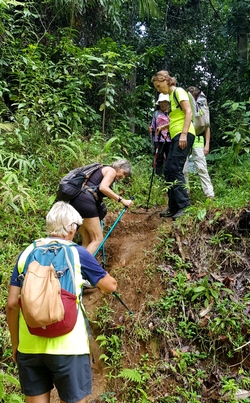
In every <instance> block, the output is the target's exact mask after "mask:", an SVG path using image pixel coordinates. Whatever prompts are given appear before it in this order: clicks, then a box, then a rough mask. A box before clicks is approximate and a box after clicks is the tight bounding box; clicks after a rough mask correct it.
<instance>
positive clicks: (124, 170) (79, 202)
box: [70, 160, 133, 254]
mask: <svg viewBox="0 0 250 403" xmlns="http://www.w3.org/2000/svg"><path fill="white" fill-rule="evenodd" d="M131 173H132V169H131V165H130V162H129V161H127V160H118V161H115V162H113V163H112V164H111V165H110V166H105V165H104V166H102V167H101V168H99V169H97V171H95V172H94V173H93V174H92V175H91V176H90V178H89V179H88V181H87V183H86V185H85V187H84V189H82V191H81V192H80V193H79V195H78V196H77V197H75V198H74V199H72V200H71V201H70V204H71V205H72V206H73V207H74V208H75V209H76V210H77V211H78V212H79V213H80V215H81V217H82V218H83V219H84V220H83V224H82V225H81V227H80V228H79V231H78V232H79V234H80V235H81V237H82V246H84V247H85V248H86V249H87V250H88V251H89V252H90V253H92V254H93V253H94V252H95V251H96V249H97V248H98V246H99V244H100V243H101V242H102V240H103V232H102V228H101V223H100V220H102V219H103V218H104V217H105V215H106V213H107V210H106V208H105V205H104V203H103V202H102V200H103V197H105V196H106V197H109V198H110V199H113V200H115V201H117V202H119V203H120V204H122V205H123V206H125V207H130V206H132V204H133V202H132V200H130V199H129V200H127V199H124V198H123V197H121V196H119V195H117V194H116V193H115V192H114V191H113V190H112V189H111V186H112V184H113V183H114V181H120V180H121V179H123V178H125V177H127V176H129V175H131ZM93 188H95V189H96V190H95V191H94V192H93Z"/></svg>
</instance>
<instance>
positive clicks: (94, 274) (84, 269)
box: [75, 245, 107, 286]
mask: <svg viewBox="0 0 250 403" xmlns="http://www.w3.org/2000/svg"><path fill="white" fill-rule="evenodd" d="M75 247H76V249H77V251H78V253H79V256H80V263H81V273H82V277H83V278H84V279H85V280H89V282H90V283H91V284H92V285H93V286H96V284H97V283H98V282H99V281H100V280H101V279H102V278H103V277H105V276H106V274H107V272H106V271H105V270H104V269H103V268H102V266H101V265H100V264H99V263H98V261H97V260H96V258H95V257H94V256H93V255H91V253H89V251H87V250H86V249H85V248H83V247H82V246H80V245H76V246H75Z"/></svg>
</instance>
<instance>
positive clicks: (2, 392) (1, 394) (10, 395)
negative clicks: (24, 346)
mask: <svg viewBox="0 0 250 403" xmlns="http://www.w3.org/2000/svg"><path fill="white" fill-rule="evenodd" d="M10 385H12V388H14V389H17V390H18V389H20V384H19V381H18V380H17V379H16V378H15V377H14V376H11V375H8V374H5V373H3V372H0V399H1V400H2V401H4V402H6V403H23V402H24V399H23V398H22V397H21V396H20V395H18V394H17V393H16V392H14V391H13V389H12V390H11V391H10V389H8V387H10Z"/></svg>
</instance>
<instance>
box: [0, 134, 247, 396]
mask: <svg viewBox="0 0 250 403" xmlns="http://www.w3.org/2000/svg"><path fill="white" fill-rule="evenodd" d="M19 135H21V134H19ZM117 135H119V133H116V136H117ZM15 141H18V140H17V139H16V140H15ZM4 143H5V140H4V139H3V141H2V145H3V146H4ZM6 144H7V140H6ZM127 146H128V147H129V146H130V147H131V145H130V143H128V145H127ZM24 150H25V148H24ZM39 150H40V151H39V156H38V154H37V155H35V149H33V150H32V153H33V154H32V155H31V156H30V157H31V158H29V160H28V159H27V155H23V154H22V153H19V155H18V154H17V155H14V154H13V153H12V151H10V150H9V151H8V147H7V148H5V154H3V156H2V159H0V174H1V187H0V193H1V202H0V203H1V224H2V225H1V230H0V245H1V251H2V253H1V256H0V266H1V286H2V287H1V307H0V314H1V315H0V324H1V334H0V341H1V370H2V371H3V372H2V373H4V374H9V376H10V377H13V378H14V379H15V381H13V385H12V386H11V388H10V389H9V386H8V385H7V384H6V383H7V382H8V381H9V382H12V378H6V382H4V381H3V377H2V378H0V385H1V393H2V399H4V401H6V402H7V401H12V402H14V401H22V400H15V399H22V397H21V394H20V389H19V387H18V381H16V370H15V368H14V367H13V363H12V360H11V348H10V339H9V334H8V330H7V326H6V319H5V304H6V299H7V293H8V284H9V278H10V274H11V272H12V268H13V265H14V264H15V261H16V258H17V256H18V254H19V253H20V251H21V250H22V249H23V248H25V247H26V246H27V245H28V244H29V243H30V242H31V240H32V239H35V238H37V237H40V236H43V235H44V234H45V216H46V214H47V212H48V210H49V209H50V207H51V206H52V204H53V202H54V199H55V191H56V188H57V184H58V182H59V180H60V178H61V177H62V175H64V174H65V173H67V172H68V171H69V170H70V169H73V168H75V167H76V166H79V165H83V164H85V163H89V162H93V161H101V162H103V163H107V164H108V163H111V162H112V161H113V160H114V159H116V158H124V157H125V158H127V155H126V154H124V153H123V151H122V148H119V147H117V145H116V148H115V154H114V148H113V142H112V140H111V139H110V140H109V141H108V142H105V141H104V140H103V139H102V138H101V136H100V134H98V133H96V134H95V135H94V136H93V137H92V138H91V140H90V141H85V142H82V139H80V137H78V136H77V135H71V136H69V138H68V139H67V140H65V139H63V140H62V139H61V140H60V139H57V140H53V141H51V142H50V144H46V143H42V140H41V144H39ZM43 150H46V152H44V151H43ZM119 152H120V154H119ZM127 152H128V150H127V149H126V153H127ZM128 159H129V157H128ZM131 162H132V165H133V176H132V178H130V179H128V181H125V182H124V183H121V182H120V183H119V184H116V185H115V186H116V188H115V190H116V191H117V192H119V193H121V194H124V196H126V197H130V196H133V197H134V203H135V204H134V207H133V208H134V209H136V208H139V207H141V206H143V207H148V208H151V207H154V208H155V207H156V206H158V207H161V206H162V208H163V206H164V207H165V205H166V197H167V194H166V186H165V183H164V180H163V178H160V177H157V176H153V181H152V187H151V180H152V175H153V170H152V156H150V155H148V156H147V155H146V156H137V157H136V158H134V159H133V160H132V161H131ZM249 168H250V165H249V160H248V159H247V158H246V157H245V156H244V155H242V157H241V158H239V160H238V163H235V164H234V166H228V165H224V162H223V161H221V162H218V161H216V162H213V165H211V166H210V167H209V169H210V170H211V177H212V181H213V185H214V188H215V194H216V197H215V199H214V200H213V201H211V200H209V199H206V198H205V197H204V195H203V194H202V192H201V188H200V183H199V179H198V177H197V175H196V174H190V178H189V179H190V191H191V201H192V204H191V207H190V208H189V209H188V211H187V214H185V216H184V217H182V218H181V219H180V220H178V221H176V222H175V223H173V225H172V226H171V228H169V226H167V225H166V224H164V223H163V224H162V225H161V226H160V227H159V231H158V239H157V243H156V244H155V246H154V245H152V253H151V254H150V255H148V257H147V259H148V263H147V265H146V267H145V277H146V278H147V279H148V281H149V282H150V281H151V280H152V278H154V279H158V284H159V287H160V290H161V292H160V297H159V298H157V299H156V298H152V295H150V294H144V293H143V290H142V289H141V286H139V285H138V289H137V290H136V292H137V294H138V298H143V307H142V310H143V311H142V312H140V315H137V314H135V315H134V316H133V322H131V318H130V317H127V318H126V321H125V323H124V324H121V325H119V326H116V327H114V325H113V321H112V316H113V312H112V309H111V308H110V306H109V304H108V303H106V304H104V305H103V306H102V307H100V308H99V309H98V311H97V313H96V317H95V318H94V319H93V318H92V319H93V320H94V321H95V326H97V328H98V333H99V336H98V342H99V343H100V345H101V347H102V349H103V353H102V355H101V357H100V359H101V360H103V362H104V365H105V366H106V367H107V376H108V380H109V382H108V387H107V390H106V393H105V394H104V395H103V396H102V397H100V399H101V401H102V402H107V403H109V402H119V403H125V402H128V401H129V402H130V403H133V402H137V403H146V402H161V403H165V402H168V403H169V402H170V403H171V402H173V403H174V402H180V401H181V402H189V403H190V402H192V403H196V402H202V401H205V400H204V393H205V392H206V393H207V394H209V393H210V392H211V390H212V389H213V388H215V389H216V393H215V392H214V394H215V395H216V397H215V398H214V399H215V400H213V401H218V402H220V401H221V400H222V397H223V394H226V393H229V398H228V399H229V400H227V401H229V402H231V403H233V402H234V401H235V399H236V398H235V396H236V394H237V392H238V391H239V389H243V390H244V389H245V390H250V377H249V365H245V362H246V357H247V355H248V354H249V345H248V340H249V325H250V322H249V320H250V319H249V317H250V316H249V306H250V292H249V290H248V287H247V284H248V283H247V281H248V278H247V276H246V274H245V273H247V272H248V270H249V250H250V248H249V227H247V228H246V229H245V231H243V232H242V231H239V227H238V226H237V222H239V219H240V216H241V214H242V212H243V210H244V209H245V210H249V208H250V200H249V188H250V174H249V172H250V169H249ZM164 189H165V190H164ZM149 196H150V197H149ZM107 206H108V209H109V210H110V211H111V210H113V211H114V212H116V210H117V209H118V208H119V206H118V205H117V203H114V202H112V201H110V200H107ZM246 226H247V221H246ZM135 348H136V349H137V354H136V358H135V357H134V356H133V354H134V351H135V350H134V349H135ZM138 351H139V353H138ZM134 358H135V359H134ZM234 367H237V371H236V372H234V373H233V374H232V368H234ZM166 385H167V386H166ZM211 393H212V392H211ZM8 394H10V396H12V395H13V396H12V398H11V399H12V400H8V399H10V398H7V397H6V396H7V395H8ZM215 395H213V396H215ZM16 396H18V398H16ZM207 399H208V400H206V401H208V402H209V396H208V398H207ZM211 399H212V398H211ZM211 401H212V400H211ZM245 401H246V402H250V400H249V399H248V398H246V399H245Z"/></svg>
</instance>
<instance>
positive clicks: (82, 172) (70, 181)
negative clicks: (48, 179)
mask: <svg viewBox="0 0 250 403" xmlns="http://www.w3.org/2000/svg"><path fill="white" fill-rule="evenodd" d="M102 167H103V165H102V164H100V163H99V162H94V163H93V164H89V165H86V166H84V167H80V168H76V169H73V170H72V171H70V172H69V173H68V174H67V175H66V176H64V177H63V178H62V180H61V181H60V183H59V187H58V190H57V194H56V200H57V201H65V202H68V201H70V200H72V199H74V198H75V197H77V196H78V195H79V194H80V192H81V189H82V188H83V187H84V186H85V185H86V183H87V181H88V179H89V178H90V176H91V175H92V174H93V173H94V172H95V171H97V169H99V168H102ZM95 188H97V186H95Z"/></svg>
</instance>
